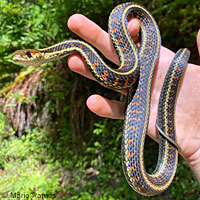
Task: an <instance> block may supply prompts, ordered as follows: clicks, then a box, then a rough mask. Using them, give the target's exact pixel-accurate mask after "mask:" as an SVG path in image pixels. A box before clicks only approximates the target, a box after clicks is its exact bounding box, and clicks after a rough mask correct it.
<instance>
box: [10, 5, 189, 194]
mask: <svg viewBox="0 0 200 200" xmlns="http://www.w3.org/2000/svg"><path fill="white" fill-rule="evenodd" d="M132 18H136V19H137V20H138V21H139V23H140V27H141V47H140V50H139V51H138V50H137V48H136V46H135V44H134V42H133V41H132V39H131V36H130V34H129V32H128V29H127V24H128V22H129V21H130V19H132ZM108 29H109V33H110V37H111V39H112V42H113V45H114V47H115V49H116V52H117V54H118V56H119V60H120V66H119V67H118V68H117V69H116V68H112V67H110V66H108V65H107V64H106V63H105V62H104V60H103V59H102V58H101V57H100V56H99V55H98V53H97V52H96V51H95V49H94V48H93V47H92V46H91V45H89V44H87V43H86V42H84V41H80V40H73V39H72V40H66V41H63V42H60V43H58V44H55V45H53V46H50V47H47V48H44V49H38V50H35V49H27V50H19V51H17V52H16V53H15V55H14V57H13V60H14V62H15V63H17V64H22V65H41V64H43V63H46V62H49V61H52V60H56V59H58V58H62V57H64V56H67V55H69V54H71V53H74V52H78V53H80V54H81V55H82V57H83V59H84V60H85V62H86V64H87V66H88V68H89V70H90V72H91V73H92V74H93V76H94V77H95V78H96V79H97V81H98V82H100V83H101V84H103V85H105V86H109V87H111V88H114V89H123V88H129V95H128V96H129V100H128V101H127V107H126V113H125V121H124V131H123V137H122V165H123V169H124V173H125V177H126V179H127V181H128V183H129V184H130V186H131V187H132V188H133V189H134V190H135V191H137V192H138V193H140V194H142V195H145V196H152V195H156V194H159V193H161V192H162V191H164V190H165V189H166V188H167V187H168V186H169V185H170V183H171V182H172V180H173V177H174V175H175V171H176V167H177V160H178V151H177V148H176V145H175V144H176V136H175V127H174V120H175V119H174V110H175V103H176V96H177V90H178V86H179V82H180V77H181V75H182V73H183V71H184V68H185V66H186V64H187V61H188V58H189V54H190V53H189V50H187V49H180V50H179V51H178V52H177V53H176V55H175V57H174V59H173V61H172V64H171V65H170V67H169V70H168V72H167V75H166V78H165V81H164V84H163V88H162V91H161V95H160V99H159V105H158V116H157V126H158V128H159V130H160V134H159V136H158V137H159V156H158V162H157V166H156V169H155V170H154V172H153V173H152V174H149V173H147V172H146V170H145V166H144V159H143V153H144V143H145V136H146V132H147V127H148V121H149V113H150V97H151V86H152V78H153V74H154V70H155V67H156V64H157V60H158V57H159V53H160V48H161V37H160V32H159V28H158V26H157V23H156V21H155V20H154V18H153V17H152V15H151V14H150V13H149V11H147V10H146V9H145V8H144V7H143V6H141V5H139V4H136V3H131V2H128V3H124V4H121V5H118V6H117V7H115V8H114V9H113V11H112V12H111V14H110V17H109V23H108ZM136 80H137V81H138V86H137V89H135V90H134V93H133V84H134V82H135V81H136ZM161 133H162V134H161ZM169 138H171V139H169ZM170 140H171V141H174V142H170Z"/></svg>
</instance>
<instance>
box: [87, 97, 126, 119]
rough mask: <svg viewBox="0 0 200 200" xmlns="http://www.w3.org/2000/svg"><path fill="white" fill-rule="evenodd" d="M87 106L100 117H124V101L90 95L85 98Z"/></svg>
mask: <svg viewBox="0 0 200 200" xmlns="http://www.w3.org/2000/svg"><path fill="white" fill-rule="evenodd" d="M87 106H88V108H89V109H90V110H91V111H92V112H93V113H95V114H97V115H99V116H101V117H108V118H111V119H124V109H125V103H123V102H119V101H115V100H108V99H106V98H104V97H102V96H100V95H92V96H90V97H89V98H88V100H87Z"/></svg>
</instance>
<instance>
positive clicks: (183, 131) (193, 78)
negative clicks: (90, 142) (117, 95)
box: [68, 15, 200, 179]
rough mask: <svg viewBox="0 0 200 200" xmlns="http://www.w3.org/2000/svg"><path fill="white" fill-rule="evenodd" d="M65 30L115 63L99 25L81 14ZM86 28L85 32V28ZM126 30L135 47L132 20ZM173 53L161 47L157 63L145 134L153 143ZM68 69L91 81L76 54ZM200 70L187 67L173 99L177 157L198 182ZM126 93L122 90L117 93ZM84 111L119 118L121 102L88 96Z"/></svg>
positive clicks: (137, 30) (199, 173)
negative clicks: (162, 89)
mask: <svg viewBox="0 0 200 200" xmlns="http://www.w3.org/2000/svg"><path fill="white" fill-rule="evenodd" d="M68 26H69V28H70V29H71V30H72V31H73V32H74V33H76V34H77V35H79V36H80V37H82V38H83V39H84V40H86V41H87V42H89V43H91V44H92V45H93V46H94V47H96V48H97V49H99V50H100V51H101V52H102V53H103V54H104V56H106V57H107V58H108V59H110V60H111V61H113V62H114V63H116V64H118V57H117V55H116V53H115V50H114V48H113V46H112V43H111V41H110V37H109V35H108V33H106V32H105V31H103V30H102V29H101V28H100V27H99V26H97V25H96V24H94V23H93V22H92V21H90V20H89V19H87V18H86V17H84V16H82V15H74V16H72V17H71V18H70V19H69V21H68ZM85 27H87V29H86V28H85ZM128 29H129V32H130V34H131V35H132V36H133V40H134V41H135V42H136V44H139V41H138V37H137V33H138V32H139V23H138V22H137V20H132V21H131V22H130V23H129V25H128ZM197 38H198V39H197V41H199V43H198V46H199V52H200V33H199V34H198V37H197ZM174 55H175V54H174V53H173V52H172V51H170V50H169V49H167V48H165V47H162V48H161V52H160V57H159V61H158V64H157V67H156V71H155V75H154V80H153V87H152V96H151V112H150V120H149V126H148V134H149V136H151V137H152V138H154V139H155V140H157V135H156V134H157V133H156V126H155V122H156V117H157V106H158V100H159V96H160V91H161V87H162V85H163V81H164V78H165V74H166V72H167V69H168V67H169V66H170V64H171V61H172V59H173V57H174ZM68 66H69V67H70V68H71V70H73V71H75V72H77V73H79V74H82V75H83V76H85V77H87V78H90V79H93V80H94V78H93V77H92V75H91V73H90V72H89V70H88V68H87V66H86V65H85V63H84V61H83V59H82V58H81V57H80V56H79V55H72V56H70V57H69V59H68ZM199 85H200V68H199V66H197V65H193V64H188V66H187V68H186V71H185V74H184V77H183V80H182V83H181V86H180V90H179V94H178V98H177V104H176V113H175V119H176V135H177V143H178V144H179V146H180V147H181V149H182V151H181V155H182V156H183V157H184V159H186V161H187V162H188V164H189V165H190V167H191V168H192V170H193V171H194V173H195V174H196V176H197V178H198V179H200V106H199V104H198V103H199V102H200V89H199ZM120 92H122V93H124V94H125V93H126V91H125V90H124V91H120ZM87 105H88V108H89V109H90V110H91V111H92V112H94V113H96V114H97V115H99V116H102V117H109V118H113V119H123V117H124V103H122V102H118V101H114V100H108V99H105V98H103V97H101V96H99V95H92V96H91V97H89V98H88V100H87Z"/></svg>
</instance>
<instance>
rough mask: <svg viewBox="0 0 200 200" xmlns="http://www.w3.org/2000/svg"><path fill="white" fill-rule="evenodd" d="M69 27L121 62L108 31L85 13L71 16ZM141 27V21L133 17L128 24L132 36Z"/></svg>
mask: <svg viewBox="0 0 200 200" xmlns="http://www.w3.org/2000/svg"><path fill="white" fill-rule="evenodd" d="M68 27H69V29H70V30H71V31H73V32H74V33H76V34H77V35H78V36H80V37H81V38H83V39H84V40H85V41H87V42H89V43H91V44H92V45H93V46H94V47H96V48H97V49H98V50H99V51H101V53H103V55H104V56H105V57H107V58H108V59H109V60H111V61H112V62H114V63H115V64H119V60H118V56H117V54H116V51H115V49H114V47H113V45H112V42H111V39H110V37H109V35H108V33H107V32H105V31H104V30H103V29H101V28H100V27H99V26H98V25H97V24H95V23H94V22H92V21H91V20H89V19H88V18H86V17H85V16H83V15H80V14H75V15H72V16H71V17H70V18H69V20H68ZM86 27H87V28H86ZM139 27H140V25H139V22H138V21H137V20H136V19H133V20H131V22H130V23H129V25H128V30H129V31H130V33H131V35H132V36H135V35H137V34H138V32H139ZM136 38H137V37H136ZM136 38H134V39H136Z"/></svg>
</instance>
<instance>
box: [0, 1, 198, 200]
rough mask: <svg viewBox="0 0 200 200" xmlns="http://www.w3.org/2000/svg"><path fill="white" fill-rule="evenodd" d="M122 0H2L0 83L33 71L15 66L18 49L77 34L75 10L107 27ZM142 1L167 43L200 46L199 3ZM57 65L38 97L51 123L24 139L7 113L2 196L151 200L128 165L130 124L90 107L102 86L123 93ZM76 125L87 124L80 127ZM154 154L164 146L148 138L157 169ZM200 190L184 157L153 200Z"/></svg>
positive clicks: (192, 195) (1, 142) (0, 138)
mask: <svg viewBox="0 0 200 200" xmlns="http://www.w3.org/2000/svg"><path fill="white" fill-rule="evenodd" d="M122 2H126V1H125V0H123V1H119V0H115V1H114V0H96V1H95V0H73V1H71V0H46V1H45V0H38V1H25V0H23V1H21V0H20V1H18V0H17V1H12V0H0V24H1V26H0V88H3V89H5V88H6V89H10V88H8V87H7V86H6V84H8V83H12V82H13V79H14V78H15V77H16V76H17V75H18V74H19V72H20V75H18V76H17V80H18V81H19V82H20V81H22V80H24V79H25V78H26V76H27V74H29V73H31V72H32V70H33V68H23V67H21V66H16V65H14V64H13V63H12V61H11V57H12V54H13V52H14V51H15V50H17V49H23V48H42V47H45V46H48V45H51V44H54V43H56V42H60V41H62V40H65V39H67V38H69V37H73V38H75V37H77V36H75V35H73V34H72V33H71V32H69V31H68V30H67V25H66V24H67V20H68V18H69V17H70V16H71V15H72V14H74V13H82V14H84V15H86V16H87V17H89V18H90V19H91V20H93V21H95V22H96V23H97V24H98V25H100V26H101V27H102V28H103V29H104V30H107V19H108V15H109V13H110V11H111V10H112V8H113V7H114V6H115V5H117V4H119V3H122ZM137 2H138V3H141V4H143V5H144V6H145V7H147V8H148V9H149V10H150V11H152V13H153V14H154V16H155V18H156V20H157V21H158V24H159V27H160V29H161V33H162V41H163V44H164V45H165V46H167V47H169V48H170V49H173V50H176V49H178V48H180V47H189V48H192V49H193V48H194V44H195V36H196V32H197V30H198V27H199V21H198V20H199V16H200V14H199V5H200V4H199V1H193V0H191V1H190V2H188V1H183V0H175V1H168V0H162V1H161V0H159V1H152V2H151V3H150V2H149V1H147V0H145V1H137ZM174 27H176V28H174ZM177 35H179V37H177ZM194 51H195V50H194ZM194 51H193V52H194ZM193 55H194V54H193ZM49 66H50V67H48V66H47V67H45V70H46V71H47V73H46V74H45V75H44V76H43V83H44V85H43V87H42V88H41V91H42V92H40V93H39V95H38V96H37V97H34V98H36V102H37V105H39V106H38V110H37V111H38V112H39V111H41V110H42V112H44V110H43V109H44V108H46V107H47V109H48V111H47V113H48V114H49V115H50V117H47V119H46V120H45V121H44V122H43V121H42V120H40V127H39V126H38V127H37V128H33V129H32V130H26V131H25V132H24V133H23V135H22V136H21V137H17V136H16V135H17V134H16V133H15V132H14V131H13V130H12V129H11V128H9V127H8V126H7V125H6V124H7V123H6V118H5V116H4V115H3V114H2V113H0V149H1V151H0V193H1V192H5V191H9V192H20V193H27V194H30V195H31V194H34V193H43V194H49V193H51V194H52V193H55V194H56V199H64V200H65V199H69V200H75V199H80V200H84V199H87V200H90V199H95V200H107V199H108V200H114V199H115V200H121V199H128V200H134V199H148V198H145V197H141V196H139V195H138V194H136V193H135V192H134V191H133V190H132V189H131V188H130V186H129V185H128V183H127V182H126V180H125V177H124V174H123V170H122V166H121V137H122V127H123V125H122V122H121V121H117V120H115V121H114V120H108V119H106V120H102V119H100V118H96V117H95V116H94V115H91V114H90V113H89V112H87V111H85V110H86V108H85V106H84V105H85V98H86V96H88V95H89V94H91V93H94V91H95V92H96V93H100V94H102V95H105V96H107V97H109V95H110V96H112V99H117V98H119V96H118V95H115V97H116V98H115V97H113V93H112V92H110V91H108V90H105V89H102V88H101V87H97V86H96V85H95V84H94V83H92V84H91V82H89V81H88V80H87V81H85V79H82V78H80V76H79V77H78V76H76V75H72V73H66V71H65V70H60V69H59V67H58V66H59V64H56V66H54V67H52V66H53V65H52V64H50V65H49ZM62 67H64V64H63V65H62ZM22 69H23V71H22ZM88 82H89V83H88ZM77 85H78V86H77ZM79 85H80V86H79ZM83 85H84V87H83ZM75 89H76V90H77V92H75ZM5 91H6V90H5ZM25 103H28V102H25ZM72 108H73V109H72ZM77 113H80V115H79V116H78V114H77ZM91 116H92V117H91ZM83 122H84V124H85V126H83V125H82V124H83ZM44 124H48V126H47V127H48V128H46V129H45V126H44ZM80 124H81V125H80ZM73 127H75V128H77V127H79V128H77V129H76V132H75V131H73ZM93 127H94V129H93V131H91V129H92V128H93ZM77 130H78V131H77ZM77 132H78V133H77ZM149 149H151V151H149ZM152 152H157V146H155V145H154V143H151V142H147V145H146V150H145V164H146V167H147V169H149V170H150V171H153V169H154V166H153V164H152V163H156V160H157V157H156V156H155V161H153V162H152V159H154V156H153V154H152ZM186 171H187V173H185V172H186ZM198 195H199V193H198V183H197V181H196V180H195V178H194V176H193V174H192V172H191V171H190V169H189V167H188V166H187V164H186V163H185V162H184V161H183V160H181V161H180V164H179V166H178V170H177V175H176V177H175V180H174V182H173V184H172V185H171V186H170V188H169V189H168V190H167V191H166V192H165V193H164V194H161V195H160V196H158V197H155V198H151V199H164V198H166V199H169V198H170V199H197V198H198ZM32 199H33V198H32ZM35 199H38V198H35Z"/></svg>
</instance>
